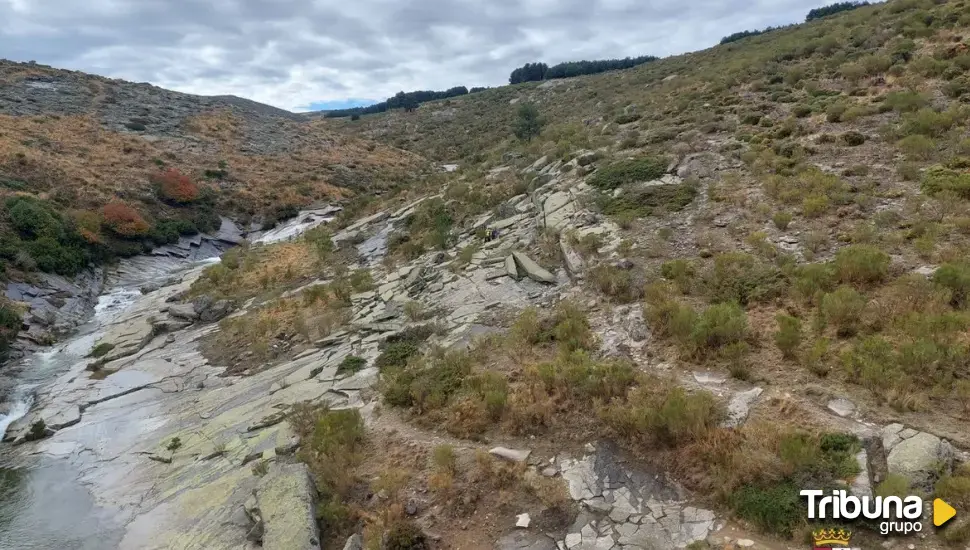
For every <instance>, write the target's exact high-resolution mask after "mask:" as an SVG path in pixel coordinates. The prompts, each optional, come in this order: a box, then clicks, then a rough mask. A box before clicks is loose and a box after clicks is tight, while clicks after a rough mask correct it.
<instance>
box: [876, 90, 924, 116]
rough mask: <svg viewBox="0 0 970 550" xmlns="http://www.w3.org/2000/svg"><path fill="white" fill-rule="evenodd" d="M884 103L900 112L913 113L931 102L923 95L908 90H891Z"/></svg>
mask: <svg viewBox="0 0 970 550" xmlns="http://www.w3.org/2000/svg"><path fill="white" fill-rule="evenodd" d="M884 104H885V105H887V106H888V107H889V108H890V109H892V110H894V111H896V112H898V113H911V112H915V111H918V110H920V109H922V108H923V107H926V106H927V105H928V104H929V102H928V101H927V100H926V98H925V97H923V96H922V95H920V94H918V93H916V92H912V91H908V90H906V91H896V92H889V93H888V94H886V99H885V101H884Z"/></svg>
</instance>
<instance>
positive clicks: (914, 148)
mask: <svg viewBox="0 0 970 550" xmlns="http://www.w3.org/2000/svg"><path fill="white" fill-rule="evenodd" d="M896 147H898V148H899V150H900V151H902V153H903V154H904V155H906V158H908V159H910V160H929V159H931V158H933V156H934V155H935V154H936V142H935V141H933V139H932V138H929V137H926V136H922V135H919V134H914V135H911V136H906V137H904V138H903V139H901V140H899V141H898V142H897V143H896Z"/></svg>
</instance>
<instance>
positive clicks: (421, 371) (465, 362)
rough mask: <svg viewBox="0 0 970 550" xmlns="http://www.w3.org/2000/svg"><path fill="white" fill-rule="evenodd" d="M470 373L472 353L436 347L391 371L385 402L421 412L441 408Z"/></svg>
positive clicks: (385, 389) (385, 388)
mask: <svg viewBox="0 0 970 550" xmlns="http://www.w3.org/2000/svg"><path fill="white" fill-rule="evenodd" d="M470 373H471V357H470V356H469V354H468V352H467V351H464V350H460V351H449V352H443V351H441V350H436V351H434V352H432V353H429V354H428V355H426V356H425V357H424V358H423V359H422V360H421V361H417V362H416V363H415V364H413V365H409V366H407V367H405V368H403V369H400V370H398V372H391V373H390V374H389V376H388V380H387V381H385V384H384V386H385V387H384V388H383V392H384V398H385V402H387V403H388V404H390V405H395V406H402V407H403V406H411V407H414V409H415V410H416V411H417V412H418V414H422V413H424V412H427V411H430V410H435V409H440V408H442V407H444V406H445V405H447V404H448V402H449V400H450V399H451V397H452V395H454V394H455V393H456V392H457V391H458V390H459V389H461V387H462V383H463V382H464V380H465V378H466V377H467V376H468V375H469V374H470Z"/></svg>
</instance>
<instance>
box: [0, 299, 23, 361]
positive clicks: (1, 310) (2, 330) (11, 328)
mask: <svg viewBox="0 0 970 550" xmlns="http://www.w3.org/2000/svg"><path fill="white" fill-rule="evenodd" d="M22 326H23V318H22V316H21V313H20V310H18V309H17V308H16V307H15V306H14V305H13V304H12V303H10V302H7V301H6V300H0V361H2V360H4V359H6V357H7V355H8V354H9V353H10V345H11V344H13V342H14V341H15V340H16V339H17V334H18V333H20V329H21V328H22Z"/></svg>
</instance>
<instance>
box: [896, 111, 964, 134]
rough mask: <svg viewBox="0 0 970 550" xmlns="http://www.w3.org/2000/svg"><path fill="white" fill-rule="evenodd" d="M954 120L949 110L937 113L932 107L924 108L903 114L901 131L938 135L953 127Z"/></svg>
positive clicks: (904, 132)
mask: <svg viewBox="0 0 970 550" xmlns="http://www.w3.org/2000/svg"><path fill="white" fill-rule="evenodd" d="M954 122H955V118H954V115H953V114H952V113H950V112H944V113H938V112H936V111H934V110H933V109H929V108H924V109H920V110H919V111H916V112H914V113H907V114H905V115H903V120H902V132H903V134H904V135H912V134H921V135H924V136H930V137H940V136H943V135H944V134H945V133H946V132H947V131H949V129H950V128H951V127H953V124H954Z"/></svg>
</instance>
